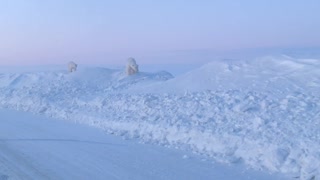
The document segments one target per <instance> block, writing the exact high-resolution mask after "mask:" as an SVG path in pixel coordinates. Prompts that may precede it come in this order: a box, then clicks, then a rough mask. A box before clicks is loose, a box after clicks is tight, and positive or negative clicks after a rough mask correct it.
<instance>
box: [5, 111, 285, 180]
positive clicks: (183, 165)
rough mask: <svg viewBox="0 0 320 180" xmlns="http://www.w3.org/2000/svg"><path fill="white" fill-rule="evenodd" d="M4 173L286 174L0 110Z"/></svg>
mask: <svg viewBox="0 0 320 180" xmlns="http://www.w3.org/2000/svg"><path fill="white" fill-rule="evenodd" d="M0 117H1V126H0V179H1V180H6V179H140V180H141V179H239V177H241V179H282V178H281V177H280V176H275V175H269V174H263V173H261V172H254V171H247V170H244V169H243V168H241V167H234V166H233V167H227V166H222V165H217V164H212V163H210V162H207V161H204V160H201V158H200V157H198V156H194V155H192V154H188V153H186V152H182V151H178V150H172V149H167V148H163V147H159V146H152V145H145V144H139V143H137V142H135V141H132V140H123V139H121V138H119V137H115V136H110V135H107V134H105V133H104V132H102V131H100V130H99V129H95V128H91V127H88V126H82V125H79V124H74V123H70V122H66V121H62V120H54V119H47V118H43V117H39V116H35V115H32V114H28V113H22V112H16V111H8V110H0Z"/></svg>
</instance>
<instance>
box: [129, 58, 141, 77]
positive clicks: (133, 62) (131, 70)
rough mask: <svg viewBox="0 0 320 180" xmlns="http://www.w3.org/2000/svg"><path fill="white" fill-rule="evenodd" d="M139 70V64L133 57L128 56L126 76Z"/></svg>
mask: <svg viewBox="0 0 320 180" xmlns="http://www.w3.org/2000/svg"><path fill="white" fill-rule="evenodd" d="M138 72H139V66H138V64H137V63H136V60H135V59H134V58H132V57H131V58H128V61H127V66H126V73H127V75H128V76H130V75H133V74H136V73H138Z"/></svg>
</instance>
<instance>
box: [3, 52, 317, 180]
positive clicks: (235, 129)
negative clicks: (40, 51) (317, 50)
mask: <svg viewBox="0 0 320 180" xmlns="http://www.w3.org/2000/svg"><path fill="white" fill-rule="evenodd" d="M319 69H320V60H318V59H295V58H291V57H288V56H269V57H263V58H258V59H246V60H219V61H213V62H211V63H209V64H206V65H204V66H202V67H200V68H197V69H195V70H192V71H190V72H188V73H186V74H182V75H179V76H177V77H173V76H172V75H171V74H170V73H168V72H165V71H162V72H156V73H147V72H141V73H139V74H137V75H134V76H131V77H126V76H125V74H124V72H123V70H119V69H108V68H101V67H99V68H94V67H87V68H85V67H81V66H80V69H79V71H77V72H76V73H71V74H70V73H68V72H67V71H66V70H65V69H60V70H59V69H58V70H50V71H46V70H43V71H36V72H35V71H29V72H21V71H20V72H16V73H15V72H8V71H6V72H3V73H0V107H1V108H7V109H14V110H18V111H27V112H32V113H37V114H42V115H45V116H48V117H53V118H58V119H65V120H69V121H73V122H77V123H81V124H85V125H90V126H94V127H97V128H100V129H102V130H104V131H105V132H107V133H110V134H114V135H119V136H122V137H125V138H127V139H138V140H139V141H140V142H144V143H146V144H157V145H161V146H165V147H169V148H178V149H180V150H181V151H187V152H192V153H195V154H198V155H201V156H202V157H204V158H206V159H208V160H210V161H214V162H222V163H226V164H232V165H234V166H236V165H245V166H247V167H248V168H251V169H254V170H262V171H265V172H270V173H283V174H285V175H286V176H288V177H289V178H295V177H296V178H300V179H312V178H314V179H319V176H320V168H319V167H320V151H319V149H320V143H319V139H320V129H319V124H320V91H319V88H320V70H319Z"/></svg>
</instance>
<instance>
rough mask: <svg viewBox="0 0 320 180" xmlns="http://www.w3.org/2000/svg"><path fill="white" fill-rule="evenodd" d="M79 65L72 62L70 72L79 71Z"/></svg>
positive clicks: (69, 67)
mask: <svg viewBox="0 0 320 180" xmlns="http://www.w3.org/2000/svg"><path fill="white" fill-rule="evenodd" d="M77 67H78V65H77V64H76V63H74V62H73V61H70V62H69V64H68V69H69V72H74V71H76V70H77Z"/></svg>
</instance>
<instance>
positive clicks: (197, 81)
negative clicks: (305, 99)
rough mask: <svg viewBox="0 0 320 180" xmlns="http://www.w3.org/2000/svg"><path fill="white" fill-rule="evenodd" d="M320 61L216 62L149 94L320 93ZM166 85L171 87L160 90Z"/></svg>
mask: <svg viewBox="0 0 320 180" xmlns="http://www.w3.org/2000/svg"><path fill="white" fill-rule="evenodd" d="M319 69H320V60H316V59H292V58H290V57H288V56H280V57H272V56H270V57H264V58H258V59H253V60H247V61H242V60H221V61H214V62H211V63H209V64H206V65H204V66H203V67H201V68H198V69H195V70H193V71H191V72H189V73H187V74H185V75H182V76H178V77H177V78H175V79H172V80H170V81H167V82H165V83H164V84H159V85H152V86H149V87H148V88H144V89H147V90H146V92H161V93H163V92H176V93H179V92H180V93H181V92H189V91H190V92H196V91H204V90H214V91H217V90H218V91H221V90H224V91H225V90H231V89H237V90H241V91H258V92H269V93H271V94H273V95H277V96H282V97H283V96H285V95H286V94H287V93H292V92H308V93H313V94H318V95H319V93H320V91H319V88H320V87H319V86H320V71H319ZM160 86H162V87H163V86H165V87H167V88H165V89H164V88H159V87H160Z"/></svg>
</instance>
